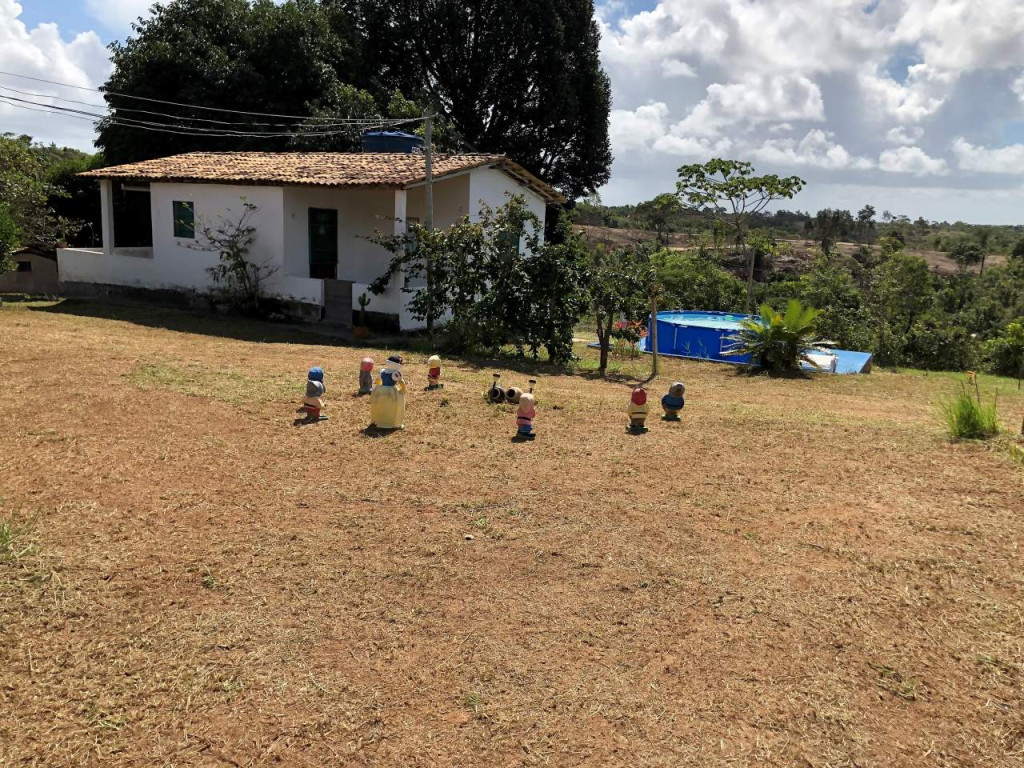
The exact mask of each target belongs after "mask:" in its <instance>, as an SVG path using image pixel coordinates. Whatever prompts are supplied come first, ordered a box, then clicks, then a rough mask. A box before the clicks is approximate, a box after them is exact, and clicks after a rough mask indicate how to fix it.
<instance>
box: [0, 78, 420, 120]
mask: <svg viewBox="0 0 1024 768" xmlns="http://www.w3.org/2000/svg"><path fill="white" fill-rule="evenodd" d="M0 90H3V91H10V92H12V93H17V94H20V95H22V96H34V97H36V98H39V99H56V100H57V101H64V102H67V103H69V104H79V105H82V106H86V107H93V108H95V109H105V110H111V109H112V110H114V111H115V112H117V113H121V112H125V113H131V114H138V115H150V116H152V117H164V118H167V119H168V120H178V121H182V122H184V121H189V122H197V123H211V124H214V125H223V126H235V127H250V126H268V127H274V128H296V127H303V126H302V125H301V124H298V125H296V124H295V123H267V122H260V121H256V120H253V121H245V122H234V121H230V120H214V119H212V118H207V117H191V116H186V115H171V114H168V113H166V112H153V111H152V110H148V109H131V108H128V107H117V106H114V107H112V106H110V105H107V104H94V103H92V102H90V101H80V100H78V99H69V98H67V97H65V96H58V95H56V94H49V93H36V92H34V91H23V90H20V89H18V88H14V87H13V86H10V85H4V84H3V83H0ZM0 95H2V94H0ZM53 106H57V105H53ZM310 119H312V118H310ZM383 119H385V118H350V119H347V120H343V121H340V122H335V123H324V124H319V125H317V126H316V127H317V128H323V129H326V128H334V127H342V126H349V125H354V123H353V121H355V120H359V121H360V122H359V124H364V122H369V123H373V124H377V123H378V122H380V120H383ZM422 119H423V118H419V117H417V118H409V119H408V120H407V121H406V120H403V121H401V123H399V122H398V119H397V118H395V119H394V120H390V119H389V122H391V123H393V124H395V125H399V124H404V123H405V122H418V121H421V120H422ZM182 127H185V126H182Z"/></svg>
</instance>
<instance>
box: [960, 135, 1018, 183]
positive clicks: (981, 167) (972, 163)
mask: <svg viewBox="0 0 1024 768" xmlns="http://www.w3.org/2000/svg"><path fill="white" fill-rule="evenodd" d="M953 154H954V155H956V158H957V164H958V166H959V168H960V170H962V171H975V172H978V173H1004V174H1012V175H1014V176H1019V175H1021V174H1024V144H1010V145H1009V146H1006V147H999V148H997V149H987V148H985V147H976V146H974V145H973V144H971V143H969V142H968V141H966V140H965V139H963V138H958V139H957V140H956V141H954V142H953Z"/></svg>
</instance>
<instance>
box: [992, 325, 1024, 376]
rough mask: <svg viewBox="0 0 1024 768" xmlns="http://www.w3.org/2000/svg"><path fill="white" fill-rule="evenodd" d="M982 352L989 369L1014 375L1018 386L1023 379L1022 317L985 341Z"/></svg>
mask: <svg viewBox="0 0 1024 768" xmlns="http://www.w3.org/2000/svg"><path fill="white" fill-rule="evenodd" d="M982 352H983V354H984V356H985V362H986V365H987V367H988V370H989V371H991V372H992V373H996V374H999V375H1001V376H1014V377H1016V379H1017V382H1018V386H1019V382H1020V380H1021V379H1024V318H1022V319H1021V320H1018V321H1016V322H1013V323H1010V324H1009V325H1007V326H1006V330H1005V331H1003V333H1002V335H1000V336H997V337H996V338H994V339H989V340H988V341H986V342H985V344H984V346H983V347H982Z"/></svg>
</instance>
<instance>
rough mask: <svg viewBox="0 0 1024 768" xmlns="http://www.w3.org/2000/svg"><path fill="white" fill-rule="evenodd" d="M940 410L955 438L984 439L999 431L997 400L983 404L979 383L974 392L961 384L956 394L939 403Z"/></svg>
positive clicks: (951, 436) (950, 434) (948, 429)
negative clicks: (978, 387)
mask: <svg viewBox="0 0 1024 768" xmlns="http://www.w3.org/2000/svg"><path fill="white" fill-rule="evenodd" d="M939 411H940V412H941V414H942V418H943V421H945V424H946V431H947V432H948V433H949V436H950V438H951V439H953V440H984V439H986V438H989V437H992V436H994V435H995V434H997V433H998V432H999V423H998V421H997V419H996V403H995V400H994V399H993V401H992V404H991V405H985V404H983V403H982V402H981V392H980V391H979V390H978V389H977V385H975V390H974V391H973V392H972V391H971V390H970V388H968V387H967V386H966V385H963V384H961V386H960V389H959V391H958V392H957V393H956V395H954V396H953V397H952V398H950V399H949V400H946V401H944V402H941V403H939Z"/></svg>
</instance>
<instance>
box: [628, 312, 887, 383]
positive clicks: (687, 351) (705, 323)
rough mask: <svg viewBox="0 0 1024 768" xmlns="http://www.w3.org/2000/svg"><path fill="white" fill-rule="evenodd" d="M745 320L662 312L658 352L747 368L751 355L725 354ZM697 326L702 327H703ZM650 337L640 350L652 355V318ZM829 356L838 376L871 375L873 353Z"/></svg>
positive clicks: (725, 314)
mask: <svg viewBox="0 0 1024 768" xmlns="http://www.w3.org/2000/svg"><path fill="white" fill-rule="evenodd" d="M745 317H751V315H738V314H734V313H729V312H697V311H684V310H672V311H668V312H659V313H658V352H659V353H660V354H663V355H669V356H672V357H686V358H694V359H697V360H711V361H713V362H717V363H730V364H732V365H747V364H749V363H750V356H749V355H738V356H735V357H734V356H726V355H724V354H723V351H724V350H727V349H728V348H729V347H730V346H731V345H732V344H733V342H732V341H731V340H730V339H729V337H730V336H732V335H733V334H734V333H735V332H736V330H737V327H738V325H739V321H740V320H742V319H744V318H745ZM688 321H689V322H688ZM693 323H699V325H695V324H693ZM719 324H720V325H719ZM715 326H718V327H715ZM647 334H648V335H647V338H645V339H643V340H641V342H640V349H641V350H642V351H644V352H650V351H651V346H650V343H651V318H648V319H647ZM829 352H832V353H833V354H834V355H835V356H836V373H843V374H851V373H869V372H870V371H871V363H872V356H871V353H870V352H855V351H852V350H848V349H830V350H829Z"/></svg>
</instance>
